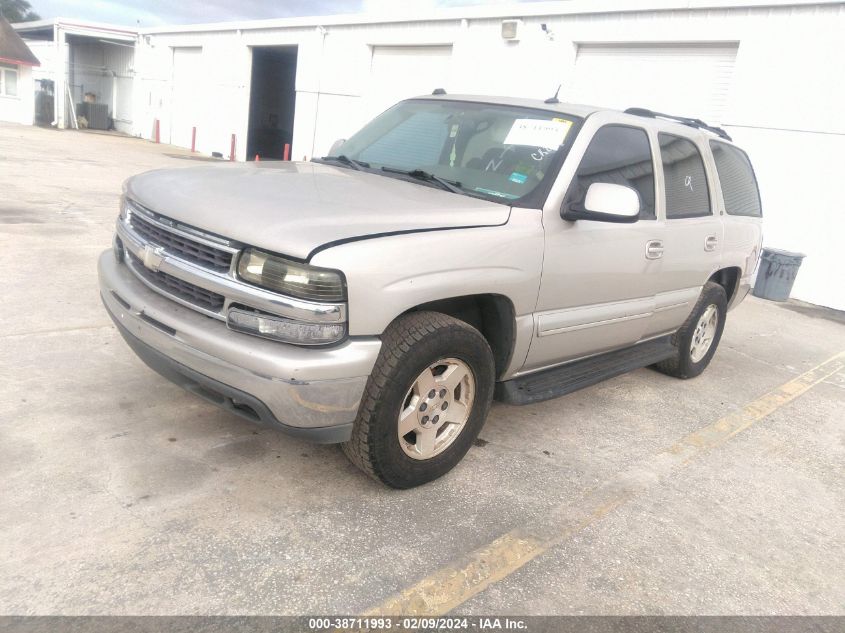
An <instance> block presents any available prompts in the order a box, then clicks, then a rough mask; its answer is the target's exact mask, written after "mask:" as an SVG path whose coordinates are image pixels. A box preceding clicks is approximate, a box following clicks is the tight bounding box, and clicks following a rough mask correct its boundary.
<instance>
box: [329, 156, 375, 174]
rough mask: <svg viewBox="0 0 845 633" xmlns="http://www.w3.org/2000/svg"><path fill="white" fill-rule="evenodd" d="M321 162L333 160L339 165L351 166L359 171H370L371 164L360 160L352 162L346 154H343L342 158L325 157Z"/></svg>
mask: <svg viewBox="0 0 845 633" xmlns="http://www.w3.org/2000/svg"><path fill="white" fill-rule="evenodd" d="M320 160H333V161H335V162H337V163H343V164H344V165H349V166H350V167H352V168H353V169H356V170H358V171H364V170H365V169H369V167H370V164H369V163H365V162H363V161H359V160H352V159H351V158H349V156H346V155H345V154H341V155H340V156H323V157H322V158H321V159H320Z"/></svg>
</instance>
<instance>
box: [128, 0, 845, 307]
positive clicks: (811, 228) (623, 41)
mask: <svg viewBox="0 0 845 633" xmlns="http://www.w3.org/2000/svg"><path fill="white" fill-rule="evenodd" d="M397 4H400V3H397ZM401 5H405V6H403V9H404V10H406V11H412V10H413V7H412V5H410V3H408V4H407V5H406V3H401ZM843 34H845V2H839V1H837V2H832V1H829V0H827V1H826V0H818V1H806V0H625V1H623V0H568V1H561V2H543V3H531V4H516V5H511V6H503V5H496V6H491V7H483V6H482V7H473V8H459V9H450V10H441V11H438V12H435V13H432V14H431V15H422V16H421V15H411V14H410V13H408V14H406V15H405V16H404V17H403V16H400V15H396V16H383V15H379V16H368V15H348V16H332V17H318V18H295V19H282V20H263V21H253V22H242V23H223V24H212V25H194V26H178V27H176V26H174V27H165V28H155V29H147V30H144V31H142V32H141V33H140V35H139V38H138V41H137V45H136V48H135V60H134V62H135V66H134V70H135V73H134V100H133V107H132V115H131V117H130V118H131V119H132V121H133V122H132V130H133V133H134V134H136V135H139V136H143V137H145V138H151V137H152V135H153V133H154V132H153V131H154V129H155V123H156V121H158V128H159V132H160V136H161V140H162V142H170V143H174V144H176V145H181V146H184V147H189V146H190V145H191V142H192V139H194V138H195V141H196V148H197V150H198V151H201V152H204V153H211V152H219V153H220V154H222V155H223V156H226V157H228V156H229V154H230V150H231V145H232V138H233V135H234V139H235V145H234V146H235V150H234V157H235V158H236V159H238V160H245V159H248V158H252V157H253V156H254V155H255V154H260V155H262V156H264V157H281V155H282V153H281V152H282V151H283V146H284V144H285V143H292V147H293V153H292V156H293V158H294V159H302V158H310V157H311V156H313V155H323V154H325V153H327V152H328V150H329V148H330V146H331V144H332V142H333V141H334V140H335V139H337V138H345V137H347V136H349V135H350V134H352V133H353V132H354V131H355V130H356V129H357V128H358V127H359V126H360V125H361V124H362V123H364V122H365V121H366V120H368V119H369V118H371V117H372V116H374V115H375V114H378V113H379V112H380V111H382V110H383V109H384V108H385V107H387V106H389V105H390V104H392V103H393V102H395V101H396V100H398V99H402V98H405V97H409V96H414V95H418V94H426V93H430V92H431V91H432V89H434V88H444V89H446V90H447V91H448V92H451V93H472V94H501V95H516V96H526V97H536V98H541V99H542V98H545V97H548V96H551V95H552V94H553V93H554V92H555V90H556V89H557V86H558V85H559V84H561V85H562V87H561V90H560V98H561V101H571V102H580V103H590V104H595V105H602V106H610V107H616V108H623V109H624V108H627V107H631V106H641V107H646V108H651V109H653V110H657V111H663V112H668V113H672V114H679V115H684V116H691V117H698V118H702V119H704V120H705V121H707V122H708V123H711V124H715V125H721V126H722V127H725V128H726V129H727V130H728V132H729V133H730V134H731V135H732V136H733V138H734V139H735V140H736V141H737V142H738V143H739V144H740V145H741V146H743V147H744V148H745V149H747V151H748V153H749V154H750V156H751V158H752V161H753V162H754V165H755V168H756V171H757V175H758V179H759V182H760V186H761V190H762V197H763V205H764V215H765V238H764V239H765V244H766V245H768V246H773V247H779V248H785V249H790V250H797V251H802V252H805V253H807V255H808V257H807V259H806V260H805V262H804V265H803V267H802V269H801V272H800V274H799V276H798V280H797V283H796V286H795V289H794V293H793V296H794V297H796V298H800V299H803V300H806V301H809V302H812V303H817V304H821V305H826V306H831V307H834V308H838V309H845V264H843V261H845V258H843V257H841V256H840V255H839V253H838V250H839V246H840V243H841V241H842V238H843V237H845V204H843V202H842V197H841V193H840V192H841V189H840V186H839V182H840V180H841V173H842V171H843V167H845V159H843V156H845V122H843V121H845V118H843V116H842V112H843V111H845V82H843V81H842V78H843V77H845V38H844V37H843Z"/></svg>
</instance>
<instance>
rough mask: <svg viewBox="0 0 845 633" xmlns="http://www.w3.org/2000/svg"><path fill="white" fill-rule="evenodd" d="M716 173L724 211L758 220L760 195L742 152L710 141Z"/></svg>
mask: <svg viewBox="0 0 845 633" xmlns="http://www.w3.org/2000/svg"><path fill="white" fill-rule="evenodd" d="M710 149H712V150H713V158H714V159H715V161H716V171H717V172H718V173H719V182H720V183H721V184H722V197H723V198H724V199H725V211H727V212H728V213H729V214H730V215H750V216H754V217H757V218H759V217H760V216H761V215H763V212H762V210H761V208H760V194H759V192H758V190H757V179H756V178H754V170H753V169H751V162H750V161H749V160H748V156H746V155H745V152H743V151H742V150H739V149H737V148H736V147H733V146H732V145H727V144H725V143H719V142H716V141H710Z"/></svg>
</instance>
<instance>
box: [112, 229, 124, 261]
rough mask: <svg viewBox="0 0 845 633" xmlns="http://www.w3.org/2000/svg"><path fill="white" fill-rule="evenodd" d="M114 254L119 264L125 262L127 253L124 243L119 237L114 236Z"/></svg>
mask: <svg viewBox="0 0 845 633" xmlns="http://www.w3.org/2000/svg"><path fill="white" fill-rule="evenodd" d="M112 252H113V253H114V258H115V259H116V260H117V261H118V262H122V261H123V254H124V253H125V251H124V249H123V241H122V240H121V239H120V238H119V237H118V236H117V235H115V236H114V241H112Z"/></svg>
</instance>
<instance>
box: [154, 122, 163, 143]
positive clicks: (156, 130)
mask: <svg viewBox="0 0 845 633" xmlns="http://www.w3.org/2000/svg"><path fill="white" fill-rule="evenodd" d="M153 136H154V137H155V142H156V143H161V127H160V126H159V123H158V119H155V122H154V123H153Z"/></svg>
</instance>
